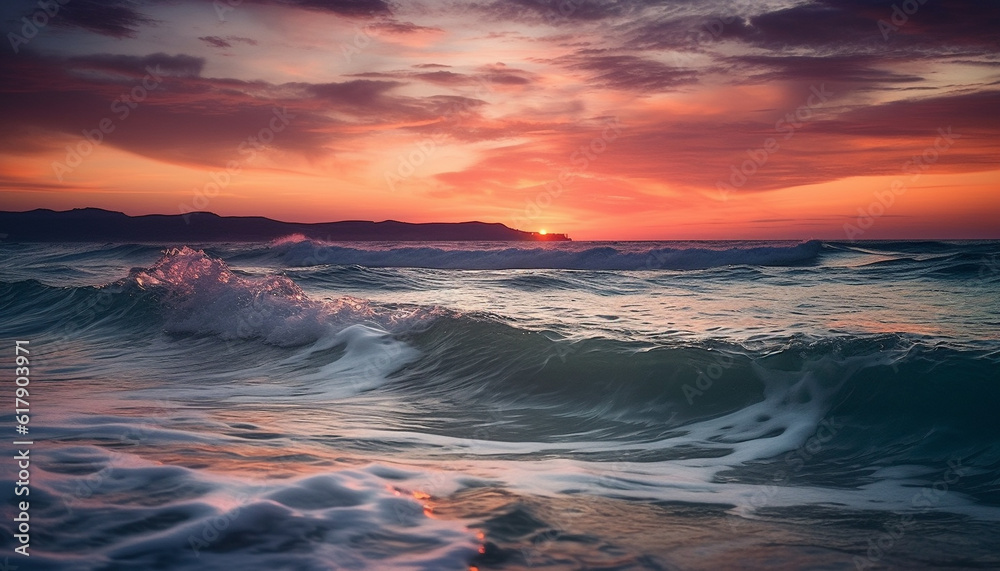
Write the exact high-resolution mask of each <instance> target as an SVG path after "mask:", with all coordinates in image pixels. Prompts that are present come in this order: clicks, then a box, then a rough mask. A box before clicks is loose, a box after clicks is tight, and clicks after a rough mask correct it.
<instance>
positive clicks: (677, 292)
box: [0, 237, 1000, 570]
mask: <svg viewBox="0 0 1000 571" xmlns="http://www.w3.org/2000/svg"><path fill="white" fill-rule="evenodd" d="M175 246H176V245H148V244H147V245H138V244H124V245H122V244H119V245H114V244H107V245H100V244H10V243H0V315H2V316H3V317H2V321H0V340H3V341H2V342H3V343H4V344H5V346H7V347H8V349H7V354H8V357H7V360H8V361H12V360H13V355H14V340H17V339H24V340H29V341H30V347H31V366H32V379H31V392H32V394H31V399H32V407H31V422H30V430H31V433H30V434H31V437H32V438H33V441H34V442H35V444H34V445H33V447H32V449H31V455H32V478H31V496H30V498H31V547H30V549H31V557H30V558H23V557H21V556H20V555H16V554H13V551H12V550H13V548H14V547H15V546H16V545H17V542H16V540H14V539H13V534H14V533H15V532H14V527H13V522H12V518H13V517H14V515H15V514H14V510H13V505H14V501H15V496H14V495H13V494H14V488H13V486H6V487H5V490H6V491H5V492H4V493H5V494H6V500H7V501H6V502H5V505H4V509H5V515H4V517H3V520H2V521H3V524H2V525H3V527H4V528H5V533H4V534H3V536H2V539H0V541H2V542H4V548H5V554H6V553H10V554H13V557H14V559H12V560H11V563H12V564H17V565H19V566H20V567H21V568H22V569H230V568H232V567H233V566H240V567H243V568H247V569H428V570H437V569H469V568H470V567H475V568H478V569H481V570H485V569H715V568H762V567H775V568H820V569H857V568H866V569H881V568H926V567H951V568H997V567H1000V549H998V548H997V547H996V546H997V545H1000V483H998V482H1000V420H998V415H997V414H996V410H997V408H996V407H997V402H1000V367H998V365H1000V327H998V326H1000V243H998V242H947V243H945V242H858V243H827V242H806V243H794V242H755V243H749V242H690V243H680V242H663V243H655V242H641V243H640V242H623V243H615V242H607V243H585V242H583V243H577V242H573V243H544V244H532V243H473V244H469V243H443V244H442V243H438V244H416V245H414V244H412V243H411V244H402V243H400V244H393V243H360V244H359V243H353V244H324V243H318V242H313V241H309V240H305V239H303V238H301V237H290V238H288V239H286V240H282V241H279V242H275V243H271V244H259V243H258V244H221V245H220V244H215V245H207V244H201V245H199V244H189V245H187V247H175ZM9 366H10V367H11V369H12V368H13V366H14V365H13V363H12V362H10V363H9ZM10 390H11V392H13V385H10ZM2 417H3V425H4V426H8V427H11V429H10V430H9V433H10V434H13V426H14V424H15V419H14V415H13V414H12V408H8V410H6V411H4V413H3V415H2ZM9 442H10V441H9V440H8V444H7V445H5V446H6V447H5V449H4V451H3V454H5V455H7V457H10V456H13V455H14V454H16V451H15V448H16V447H14V446H13V445H12V444H10V443H9ZM5 466H6V464H5ZM12 476H14V473H13V469H12V468H11V469H8V477H10V478H11V480H13V478H12ZM18 499H19V498H18ZM8 514H9V515H8Z"/></svg>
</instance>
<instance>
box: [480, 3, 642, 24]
mask: <svg viewBox="0 0 1000 571" xmlns="http://www.w3.org/2000/svg"><path fill="white" fill-rule="evenodd" d="M643 7H644V3H643V2H641V1H640V0H623V1H617V2H616V1H607V0H501V1H497V2H493V3H491V4H488V5H486V6H485V7H484V8H483V9H484V10H485V11H486V12H487V13H489V14H490V16H491V17H494V18H499V19H504V20H512V21H523V22H531V23H546V24H549V25H552V26H559V25H562V24H569V23H572V22H580V21H600V20H610V19H616V18H622V17H626V16H628V15H630V14H633V13H635V12H637V11H638V10H640V9H641V8H643Z"/></svg>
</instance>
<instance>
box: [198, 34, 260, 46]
mask: <svg viewBox="0 0 1000 571" xmlns="http://www.w3.org/2000/svg"><path fill="white" fill-rule="evenodd" d="M198 39H199V40H201V41H203V42H205V43H206V44H208V45H210V46H212V47H215V48H231V47H233V44H232V42H240V43H244V44H249V45H251V46H256V45H257V40H255V39H253V38H244V37H242V36H226V37H224V38H221V37H219V36H201V37H199V38H198Z"/></svg>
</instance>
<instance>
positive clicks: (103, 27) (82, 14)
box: [53, 0, 153, 38]
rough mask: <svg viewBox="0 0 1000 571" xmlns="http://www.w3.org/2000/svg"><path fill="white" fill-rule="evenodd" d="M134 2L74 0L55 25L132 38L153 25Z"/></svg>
mask: <svg viewBox="0 0 1000 571" xmlns="http://www.w3.org/2000/svg"><path fill="white" fill-rule="evenodd" d="M152 23H153V20H151V19H149V18H147V17H146V16H145V15H143V14H142V13H141V12H139V10H138V3H137V2H133V1H131V0H71V1H69V2H67V3H66V4H64V5H62V6H61V8H60V10H59V14H58V17H57V18H53V24H54V25H56V26H61V27H64V28H83V29H85V30H90V31H91V32H95V33H98V34H101V35H105V36H111V37H113V38H131V37H134V36H135V34H136V32H137V31H138V28H139V26H141V25H144V24H152Z"/></svg>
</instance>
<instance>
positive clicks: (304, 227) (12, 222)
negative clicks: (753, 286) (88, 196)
mask: <svg viewBox="0 0 1000 571" xmlns="http://www.w3.org/2000/svg"><path fill="white" fill-rule="evenodd" d="M292 234H301V235H303V236H305V237H306V238H311V239H314V240H326V241H331V242H333V241H431V242H451V241H498V242H500V241H503V242H507V241H533V242H540V241H557V242H558V241H567V240H569V239H570V238H569V237H568V236H566V235H565V234H553V233H545V234H543V233H539V232H525V231H522V230H515V229H513V228H509V227H507V226H505V225H503V224H500V223H492V224H490V223H486V222H431V223H423V224H414V223H409V222H397V221H395V220H386V221H384V222H372V221H368V220H345V221H342V222H320V223H314V224H307V223H300V222H281V221H278V220H272V219H270V218H264V217H262V216H219V215H217V214H213V213H211V212H192V213H190V214H183V215H181V214H149V215H145V216H129V215H127V214H124V213H121V212H114V211H111V210H103V209H100V208H77V209H73V210H65V211H58V212H57V211H54V210H48V209H41V208H40V209H36V210H29V211H27V212H0V238H4V239H5V240H13V241H15V242H246V241H266V240H275V239H278V238H282V237H285V236H289V235H292Z"/></svg>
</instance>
